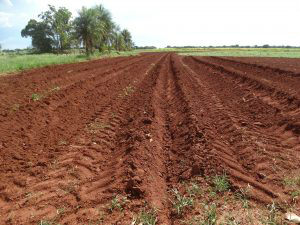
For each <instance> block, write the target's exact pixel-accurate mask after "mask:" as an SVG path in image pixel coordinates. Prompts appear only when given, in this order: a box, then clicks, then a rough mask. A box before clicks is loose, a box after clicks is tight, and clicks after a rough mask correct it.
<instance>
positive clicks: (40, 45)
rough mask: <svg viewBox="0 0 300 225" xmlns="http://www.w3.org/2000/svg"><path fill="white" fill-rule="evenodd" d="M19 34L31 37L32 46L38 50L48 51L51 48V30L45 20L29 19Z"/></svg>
mask: <svg viewBox="0 0 300 225" xmlns="http://www.w3.org/2000/svg"><path fill="white" fill-rule="evenodd" d="M21 35H22V37H31V38H32V46H33V47H34V48H36V49H37V50H38V51H40V52H50V51H51V50H52V44H53V40H52V38H51V36H52V31H51V28H50V27H49V25H48V24H47V23H45V22H38V21H36V20H33V19H31V20H30V21H29V22H28V24H27V25H26V27H25V28H24V29H23V30H22V31H21Z"/></svg>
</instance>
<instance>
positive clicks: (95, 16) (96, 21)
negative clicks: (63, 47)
mask: <svg viewBox="0 0 300 225" xmlns="http://www.w3.org/2000/svg"><path fill="white" fill-rule="evenodd" d="M112 24H113V23H112V19H111V14H110V12H109V11H108V10H106V9H105V8H104V7H103V6H102V5H99V6H95V7H93V8H90V9H87V8H85V7H83V8H82V9H81V11H79V16H78V17H77V18H75V20H74V26H75V32H76V35H77V38H78V39H79V40H80V41H81V42H82V43H83V45H84V46H85V49H86V53H87V55H90V54H91V53H92V52H93V48H94V47H99V48H100V47H101V45H102V44H103V43H105V42H107V36H108V33H109V32H110V30H111V29H112Z"/></svg>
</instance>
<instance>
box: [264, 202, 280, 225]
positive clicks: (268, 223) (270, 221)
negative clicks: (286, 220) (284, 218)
mask: <svg viewBox="0 0 300 225" xmlns="http://www.w3.org/2000/svg"><path fill="white" fill-rule="evenodd" d="M268 210H269V214H268V216H267V219H265V220H264V221H263V223H264V224H265V225H281V224H282V222H281V221H279V218H278V207H277V206H276V204H275V202H273V203H272V204H270V205H268Z"/></svg>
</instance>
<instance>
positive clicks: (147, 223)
mask: <svg viewBox="0 0 300 225" xmlns="http://www.w3.org/2000/svg"><path fill="white" fill-rule="evenodd" d="M156 223H157V215H156V210H154V209H152V210H150V211H146V210H142V211H141V212H140V214H139V215H138V217H137V218H136V219H134V220H133V222H132V223H131V224H133V225H156Z"/></svg>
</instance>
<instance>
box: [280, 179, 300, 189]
mask: <svg viewBox="0 0 300 225" xmlns="http://www.w3.org/2000/svg"><path fill="white" fill-rule="evenodd" d="M283 184H284V185H286V186H290V187H295V186H298V187H300V176H299V177H287V178H285V179H284V180H283Z"/></svg>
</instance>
